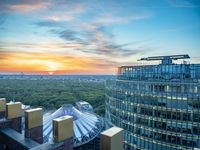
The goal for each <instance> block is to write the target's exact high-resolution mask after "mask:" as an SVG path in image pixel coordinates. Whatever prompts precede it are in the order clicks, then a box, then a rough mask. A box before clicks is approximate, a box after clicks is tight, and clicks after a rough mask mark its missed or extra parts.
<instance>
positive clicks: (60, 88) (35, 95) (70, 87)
mask: <svg viewBox="0 0 200 150" xmlns="http://www.w3.org/2000/svg"><path fill="white" fill-rule="evenodd" d="M104 90H105V88H104V83H103V82H84V81H80V80H14V79H12V80H10V79H0V97H4V98H6V99H7V101H10V100H15V101H20V102H22V103H23V104H26V105H31V106H32V107H38V106H39V107H43V108H44V109H45V110H55V109H58V108H59V107H60V106H62V105H63V104H74V103H75V102H77V101H80V100H84V101H87V102H89V103H90V104H91V105H92V106H93V108H94V111H95V112H96V113H97V114H99V115H101V116H102V115H103V114H104V92H105V91H104Z"/></svg>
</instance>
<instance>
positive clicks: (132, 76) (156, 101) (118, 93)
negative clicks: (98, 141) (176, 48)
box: [105, 55, 200, 150]
mask: <svg viewBox="0 0 200 150" xmlns="http://www.w3.org/2000/svg"><path fill="white" fill-rule="evenodd" d="M188 58H189V56H188V55H172V56H159V57H147V58H142V59H141V60H145V61H152V60H154V61H155V60H160V61H161V64H158V65H137V66H122V67H119V70H118V76H117V79H116V80H111V81H107V82H106V101H105V104H106V114H105V116H106V120H107V122H108V125H116V126H118V127H121V128H124V129H125V134H124V137H125V141H124V149H125V150H140V149H142V150H143V149H145V150H155V149H159V150H160V149H161V150H177V149H180V150H182V149H194V148H200V64H189V63H186V62H185V61H183V63H182V64H176V63H174V62H173V61H175V60H177V59H188Z"/></svg>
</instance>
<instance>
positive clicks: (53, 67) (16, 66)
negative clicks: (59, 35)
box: [0, 52, 116, 74]
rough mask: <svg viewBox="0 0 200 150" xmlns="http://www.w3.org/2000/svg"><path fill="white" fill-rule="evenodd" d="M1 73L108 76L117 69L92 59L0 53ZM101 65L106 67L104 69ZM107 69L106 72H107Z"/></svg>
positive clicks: (41, 54)
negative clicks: (99, 74)
mask: <svg viewBox="0 0 200 150" xmlns="http://www.w3.org/2000/svg"><path fill="white" fill-rule="evenodd" d="M0 54H1V56H0V59H1V64H0V70H1V72H10V71H12V72H16V73H18V72H24V73H36V74H37V73H39V74H40V73H41V74H97V73H102V74H104V73H105V74H107V73H113V72H116V68H115V67H109V66H108V67H106V64H104V62H102V63H101V62H98V64H97V63H96V62H97V61H99V60H95V59H93V58H90V57H87V58H86V57H84V58H81V57H73V56H66V55H65V56H63V55H60V54H46V53H33V52H32V53H25V52H24V53H22V52H20V53H18V52H11V53H9V52H1V53H0ZM99 65H102V66H104V67H103V68H102V69H101V67H99ZM105 67H106V71H105Z"/></svg>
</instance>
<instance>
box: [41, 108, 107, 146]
mask: <svg viewBox="0 0 200 150" xmlns="http://www.w3.org/2000/svg"><path fill="white" fill-rule="evenodd" d="M65 115H70V116H72V117H73V119H74V120H73V127H74V128H73V130H74V131H73V132H74V139H73V142H74V147H77V146H80V145H83V144H86V143H88V142H90V141H91V140H93V139H94V138H95V137H97V136H98V135H99V133H100V132H101V131H102V129H103V125H104V122H103V119H102V118H101V117H99V116H98V115H96V114H94V113H92V112H82V111H80V110H78V109H77V108H75V107H74V106H73V105H70V104H67V105H63V106H62V107H61V108H59V109H58V110H57V111H55V112H54V113H52V114H50V115H46V116H45V117H44V121H43V133H44V141H45V142H47V141H51V140H52V139H53V133H52V131H53V130H52V120H53V119H55V118H58V117H61V116H65Z"/></svg>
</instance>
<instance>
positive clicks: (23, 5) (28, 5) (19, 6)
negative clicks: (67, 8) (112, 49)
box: [0, 0, 49, 13]
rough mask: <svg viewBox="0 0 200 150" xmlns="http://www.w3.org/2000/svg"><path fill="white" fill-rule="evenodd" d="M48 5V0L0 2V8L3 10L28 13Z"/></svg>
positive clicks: (3, 0) (5, 0)
mask: <svg viewBox="0 0 200 150" xmlns="http://www.w3.org/2000/svg"><path fill="white" fill-rule="evenodd" d="M48 6H49V1H42V0H34V1H33V0H17V1H14V0H2V1H1V2H0V9H1V11H4V12H19V13H29V12H34V11H37V10H42V9H46V8H48Z"/></svg>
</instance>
